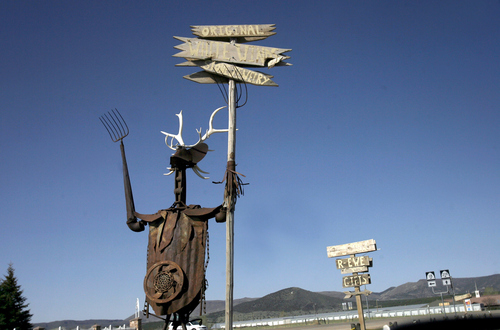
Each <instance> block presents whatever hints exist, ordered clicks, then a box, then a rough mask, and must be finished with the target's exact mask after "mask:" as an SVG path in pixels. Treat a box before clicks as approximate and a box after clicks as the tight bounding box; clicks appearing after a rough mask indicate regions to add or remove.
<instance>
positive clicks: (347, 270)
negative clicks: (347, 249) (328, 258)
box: [340, 266, 368, 275]
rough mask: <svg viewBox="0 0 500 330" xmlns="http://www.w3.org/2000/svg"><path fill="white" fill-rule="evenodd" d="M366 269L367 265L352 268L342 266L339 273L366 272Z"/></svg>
mask: <svg viewBox="0 0 500 330" xmlns="http://www.w3.org/2000/svg"><path fill="white" fill-rule="evenodd" d="M367 271H368V267H367V266H364V267H353V268H344V269H341V270H340V274H342V275H343V274H350V273H366V272H367Z"/></svg>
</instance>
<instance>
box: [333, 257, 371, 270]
mask: <svg viewBox="0 0 500 330" xmlns="http://www.w3.org/2000/svg"><path fill="white" fill-rule="evenodd" d="M335 264H336V265H337V269H346V268H353V267H361V266H367V267H368V266H370V258H369V257H368V256H362V257H350V258H347V259H337V260H335Z"/></svg>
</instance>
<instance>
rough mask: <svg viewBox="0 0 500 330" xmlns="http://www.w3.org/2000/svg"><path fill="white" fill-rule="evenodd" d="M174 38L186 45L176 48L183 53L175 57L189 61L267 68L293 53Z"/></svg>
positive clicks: (271, 48)
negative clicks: (271, 62) (196, 60)
mask: <svg viewBox="0 0 500 330" xmlns="http://www.w3.org/2000/svg"><path fill="white" fill-rule="evenodd" d="M174 38H175V39H177V40H180V41H182V42H184V43H183V44H180V45H178V46H175V47H174V48H176V49H179V50H181V52H180V53H177V54H174V55H173V56H174V57H184V58H187V59H198V60H212V61H217V62H228V63H236V64H248V65H256V66H266V65H267V64H268V62H270V61H273V63H274V62H276V63H275V64H277V63H278V62H281V61H283V60H286V59H288V58H290V56H285V55H282V53H285V52H289V51H291V49H284V48H273V47H264V46H253V45H242V44H231V43H229V42H221V41H211V40H204V39H198V38H184V37H174Z"/></svg>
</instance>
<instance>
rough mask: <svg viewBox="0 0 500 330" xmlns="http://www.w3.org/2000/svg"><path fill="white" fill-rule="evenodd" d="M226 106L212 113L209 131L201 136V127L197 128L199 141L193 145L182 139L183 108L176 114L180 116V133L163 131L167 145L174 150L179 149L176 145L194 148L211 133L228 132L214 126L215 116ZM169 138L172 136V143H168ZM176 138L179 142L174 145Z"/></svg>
mask: <svg viewBox="0 0 500 330" xmlns="http://www.w3.org/2000/svg"><path fill="white" fill-rule="evenodd" d="M224 108H225V106H223V107H220V108H218V109H216V110H215V111H214V112H213V113H212V115H211V116H210V121H209V123H208V129H207V132H206V133H205V134H204V135H203V136H201V128H200V129H199V130H196V132H198V135H199V138H198V142H196V143H195V144H193V145H185V144H184V140H183V139H182V126H183V120H182V110H181V112H179V113H178V114H176V116H177V117H179V133H177V134H171V133H167V132H163V131H161V132H162V133H163V134H165V135H166V136H165V144H166V145H167V147H169V148H170V149H172V150H174V151H175V150H177V148H176V146H179V145H180V146H183V147H185V148H192V147H195V146H197V145H198V144H200V143H201V142H203V141H205V140H206V139H208V138H209V137H210V135H212V134H213V133H224V132H227V131H228V129H227V128H226V129H216V128H214V127H213V121H214V117H215V114H216V113H217V112H219V110H221V109H224ZM168 138H172V139H171V140H170V144H169V143H168ZM174 140H177V142H178V143H177V144H176V145H175V146H174V145H173V144H174Z"/></svg>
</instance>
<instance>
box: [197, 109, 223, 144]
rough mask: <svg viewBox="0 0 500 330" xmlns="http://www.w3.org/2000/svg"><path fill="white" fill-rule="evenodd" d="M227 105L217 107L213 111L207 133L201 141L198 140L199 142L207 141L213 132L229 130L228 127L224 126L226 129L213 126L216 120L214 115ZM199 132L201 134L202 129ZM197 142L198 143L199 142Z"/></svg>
mask: <svg viewBox="0 0 500 330" xmlns="http://www.w3.org/2000/svg"><path fill="white" fill-rule="evenodd" d="M225 107H226V106H223V107H220V108H218V109H216V110H215V111H214V112H212V115H211V116H210V121H209V123H208V129H207V132H206V133H205V135H203V137H202V138H201V139H200V141H198V143H200V142H203V141H205V140H206V139H208V138H209V137H210V135H212V134H213V133H224V132H227V131H229V129H228V128H224V129H216V128H214V126H213V121H214V117H215V114H216V113H217V112H219V110H221V109H224V108H225ZM198 133H199V134H201V129H200V130H199V131H198ZM198 143H197V144H198Z"/></svg>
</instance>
